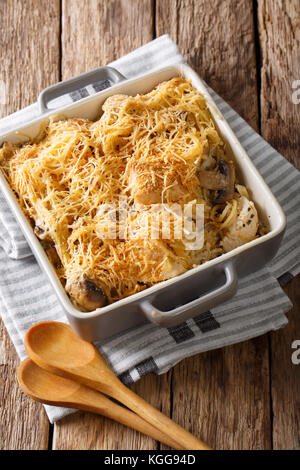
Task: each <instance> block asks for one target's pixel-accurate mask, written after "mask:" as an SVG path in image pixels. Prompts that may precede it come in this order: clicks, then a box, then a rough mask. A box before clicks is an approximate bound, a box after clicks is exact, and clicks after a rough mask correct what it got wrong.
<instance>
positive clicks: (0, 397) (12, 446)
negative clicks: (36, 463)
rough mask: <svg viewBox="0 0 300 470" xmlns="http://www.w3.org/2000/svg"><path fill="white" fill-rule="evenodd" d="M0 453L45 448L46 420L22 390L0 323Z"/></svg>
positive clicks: (12, 351) (16, 360) (40, 408)
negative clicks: (2, 451) (1, 451)
mask: <svg viewBox="0 0 300 470" xmlns="http://www.w3.org/2000/svg"><path fill="white" fill-rule="evenodd" d="M0 351H1V353H0V423H1V424H0V450H43V449H47V448H48V436H49V421H48V418H47V416H46V413H45V410H44V408H43V406H42V405H41V404H40V403H37V402H34V401H33V400H31V399H30V398H28V397H27V396H26V395H24V393H23V392H22V391H21V389H20V387H19V385H18V383H17V377H16V371H17V368H18V366H19V362H20V361H19V358H18V357H17V354H16V352H15V349H14V347H13V344H12V343H11V341H10V338H9V336H8V334H7V332H6V329H5V328H4V326H3V323H2V321H1V320H0Z"/></svg>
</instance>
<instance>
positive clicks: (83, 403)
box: [63, 386, 185, 450]
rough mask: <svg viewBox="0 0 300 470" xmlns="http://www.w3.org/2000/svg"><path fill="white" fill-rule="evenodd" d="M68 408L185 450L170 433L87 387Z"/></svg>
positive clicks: (173, 447) (81, 390)
mask: <svg viewBox="0 0 300 470" xmlns="http://www.w3.org/2000/svg"><path fill="white" fill-rule="evenodd" d="M74 399H75V397H74ZM63 406H66V404H63ZM68 406H69V407H70V406H71V407H72V408H77V409H80V410H84V411H89V412H92V413H96V414H100V415H102V416H106V417H107V418H110V419H112V420H114V421H117V422H118V423H121V424H123V425H125V426H128V427H130V428H132V429H135V430H136V431H139V432H141V433H142V434H145V435H147V436H149V437H152V439H155V440H156V441H159V442H162V443H163V444H166V445H167V446H169V447H171V448H172V449H177V450H184V449H185V448H184V447H182V446H181V445H180V444H179V443H178V442H177V441H174V440H173V439H172V438H171V437H170V436H169V434H168V433H167V434H165V433H164V432H162V431H161V430H160V429H157V428H156V427H154V426H152V425H151V424H149V423H148V422H147V421H145V420H144V419H142V418H141V417H140V416H138V415H137V414H135V413H133V412H132V411H130V410H128V409H126V408H123V407H122V406H120V405H118V404H116V403H114V402H113V401H112V400H110V399H109V398H107V397H105V396H104V395H102V394H101V393H99V392H97V391H95V390H92V389H89V388H87V387H84V386H82V388H81V389H80V391H79V396H78V393H76V401H75V402H74V403H69V404H68Z"/></svg>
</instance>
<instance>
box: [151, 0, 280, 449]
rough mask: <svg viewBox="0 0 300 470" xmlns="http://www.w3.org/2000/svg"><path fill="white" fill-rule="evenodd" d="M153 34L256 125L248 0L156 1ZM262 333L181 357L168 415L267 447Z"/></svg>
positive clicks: (223, 444)
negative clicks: (172, 45)
mask: <svg viewBox="0 0 300 470" xmlns="http://www.w3.org/2000/svg"><path fill="white" fill-rule="evenodd" d="M156 31H157V35H160V34H162V33H169V34H170V36H171V37H172V39H173V40H174V41H176V42H177V44H178V45H179V49H180V50H181V52H182V53H183V54H184V57H185V59H186V61H187V62H188V63H190V65H191V66H192V67H193V68H194V69H195V70H196V71H198V73H199V74H200V76H201V77H202V78H203V79H204V80H205V81H206V82H207V83H208V84H209V85H210V86H211V87H212V88H213V89H214V90H215V91H216V92H217V93H219V94H220V95H221V96H222V97H223V98H224V99H225V100H226V101H227V102H229V104H230V105H231V106H232V107H233V108H234V109H236V110H237V111H238V112H239V113H240V114H241V115H242V116H243V117H244V118H245V119H246V120H247V121H248V122H249V124H250V125H251V126H252V127H254V128H256V129H258V103H257V77H256V54H255V44H254V24H253V8H252V1H250V0H237V1H236V2H235V6H234V8H232V2H231V1H230V0H218V1H216V2H213V3H212V2H206V1H205V0H199V1H197V2H195V1H192V0H176V1H175V0H157V11H156ZM268 361H269V356H268V338H267V336H266V335H265V336H263V337H261V338H258V339H254V340H252V341H248V342H245V343H242V344H238V345H234V346H231V347H228V348H224V349H222V350H218V351H213V352H209V353H206V354H201V355H198V356H196V357H193V358H191V359H187V360H185V361H183V362H182V363H181V364H179V365H178V366H177V367H175V368H174V370H173V374H172V387H173V410H172V417H173V418H174V419H175V420H176V421H177V422H179V423H180V424H181V425H183V426H184V427H186V428H190V430H191V431H192V432H193V433H194V434H195V435H197V436H199V437H200V438H201V439H203V440H204V441H206V442H207V443H208V444H210V445H211V446H212V447H214V448H217V449H268V448H270V447H271V434H270V427H271V424H270V406H269V362H268Z"/></svg>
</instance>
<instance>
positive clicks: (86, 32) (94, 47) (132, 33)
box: [61, 0, 153, 79]
mask: <svg viewBox="0 0 300 470" xmlns="http://www.w3.org/2000/svg"><path fill="white" fill-rule="evenodd" d="M151 39H153V2H152V0H130V1H128V0H109V1H107V0H72V1H70V0H63V3H62V44H61V47H62V64H61V67H62V77H63V79H66V78H69V77H70V76H73V75H77V74H79V73H83V72H85V71H87V70H90V69H92V68H95V67H99V66H100V65H106V64H107V63H108V62H112V61H113V60H115V59H117V58H118V57H121V56H122V55H124V54H127V53H128V52H130V51H132V50H134V49H135V48H137V47H139V46H141V45H142V44H145V43H147V42H148V41H151Z"/></svg>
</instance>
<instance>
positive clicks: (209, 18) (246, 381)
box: [0, 0, 300, 450]
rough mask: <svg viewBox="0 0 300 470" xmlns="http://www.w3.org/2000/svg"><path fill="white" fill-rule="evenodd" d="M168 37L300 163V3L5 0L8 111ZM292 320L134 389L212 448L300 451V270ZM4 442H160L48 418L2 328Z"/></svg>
mask: <svg viewBox="0 0 300 470" xmlns="http://www.w3.org/2000/svg"><path fill="white" fill-rule="evenodd" d="M164 33H168V34H170V36H171V38H172V39H173V40H174V41H176V43H177V44H178V45H179V48H180V50H181V52H182V53H183V54H184V56H185V59H186V60H187V61H188V62H189V63H190V65H191V66H192V67H193V68H194V69H195V70H197V71H198V72H199V74H200V76H201V77H203V78H204V79H205V80H206V81H207V83H208V84H209V85H210V86H211V87H212V88H214V89H215V90H216V92H218V93H219V94H220V95H221V96H222V97H223V98H224V99H225V100H227V101H228V102H229V103H230V104H231V106H233V108H234V109H236V110H237V111H238V112H239V113H240V114H241V115H242V116H243V117H244V118H245V119H246V120H247V121H248V122H249V124H250V125H251V126H253V127H254V128H255V129H256V130H258V131H259V132H260V133H261V135H262V136H263V137H264V138H265V139H266V140H267V141H268V142H270V143H271V144H272V145H273V146H274V147H275V148H276V149H278V150H279V151H280V152H281V153H282V154H283V155H284V156H285V157H286V158H287V159H288V160H290V161H291V162H292V163H293V164H294V165H296V166H298V168H299V166H300V160H299V148H300V133H299V126H300V104H298V105H297V104H294V103H293V101H292V93H293V91H294V90H293V88H292V84H293V83H294V81H295V80H300V60H299V51H300V48H299V41H300V3H299V0H275V1H274V0H258V1H252V0H234V1H232V0H216V1H206V0H25V1H24V0H1V2H0V50H1V67H0V79H1V80H3V81H4V82H5V84H6V89H7V96H8V99H7V103H6V104H5V105H4V104H0V114H1V116H5V115H6V114H9V113H12V112H14V111H16V110H18V109H20V108H22V107H24V106H26V105H28V104H30V103H32V102H34V101H35V100H36V98H37V96H38V94H39V92H40V91H41V90H42V89H43V88H45V87H46V86H49V85H50V84H53V83H55V82H57V81H59V80H62V79H66V78H69V77H71V76H74V75H76V74H79V73H82V72H84V71H87V70H89V69H92V68H94V67H97V66H99V65H105V64H106V63H108V62H110V61H112V60H114V59H116V58H118V57H119V56H122V55H124V54H126V53H127V52H129V51H131V50H133V49H134V48H136V47H138V46H141V45H142V44H145V43H147V42H148V41H150V40H152V39H153V38H155V37H157V36H160V35H161V34H164ZM285 291H286V293H287V294H288V295H289V297H290V298H291V299H292V301H293V302H294V308H293V309H292V310H291V311H290V312H289V313H288V318H289V324H288V325H287V326H286V327H285V328H284V329H283V330H279V331H277V332H275V333H271V334H268V335H264V336H262V337H260V338H257V339H254V340H251V341H247V342H244V343H242V344H238V345H234V346H231V347H227V348H223V349H219V350H217V351H213V352H209V353H206V354H201V355H198V356H196V357H193V358H190V359H187V360H184V361H182V362H181V363H180V364H178V365H177V366H176V367H174V368H173V369H172V370H171V371H170V372H168V373H167V374H165V375H162V376H159V377H158V376H156V375H151V376H147V377H145V378H143V379H142V380H140V381H139V382H138V383H137V384H135V385H134V386H133V387H132V388H133V389H134V390H135V391H136V392H137V393H138V394H140V395H141V396H143V397H144V398H145V399H146V400H148V401H149V402H151V403H152V404H153V405H154V406H156V407H157V408H159V409H161V410H162V411H163V412H164V413H166V414H167V415H169V416H171V417H172V418H173V419H174V420H175V421H177V422H178V423H179V424H181V425H182V426H184V427H185V428H188V429H189V430H190V431H191V432H192V433H193V434H195V435H196V436H199V437H201V438H202V439H203V440H204V441H206V442H208V443H209V444H210V445H211V446H212V447H214V448H216V449H272V448H274V449H299V448H300V409H299V397H300V365H298V366H297V365H293V364H292V361H291V354H292V352H293V350H292V348H291V345H292V342H293V341H294V340H296V339H300V316H299V305H300V302H299V277H298V278H296V279H294V280H293V281H292V282H291V283H290V284H289V285H288V286H287V287H286V288H285ZM0 339H1V347H0V371H1V375H0V381H1V382H0V384H1V389H0V403H1V408H0V419H1V427H0V448H1V449H111V450H113V449H160V448H164V447H163V446H160V444H158V443H157V442H154V441H153V440H151V439H150V438H147V437H144V436H142V435H139V434H138V433H136V432H134V431H131V430H129V429H126V428H124V427H122V426H121V425H118V424H115V423H113V422H111V421H109V420H108V419H105V418H102V417H98V416H93V415H91V414H88V413H76V414H73V415H71V416H69V417H67V418H65V419H63V420H61V421H59V422H58V423H57V424H55V425H54V426H51V425H49V422H48V419H47V417H46V414H45V412H44V409H43V406H42V405H40V404H38V403H35V402H33V401H31V400H30V399H29V398H27V397H26V396H25V395H23V393H22V392H21V391H20V389H19V387H18V385H17V382H16V369H17V366H18V363H19V360H18V358H17V356H16V353H15V350H14V347H13V346H12V344H11V342H10V339H9V337H8V335H7V333H6V331H5V328H4V327H3V325H2V327H1V330H0Z"/></svg>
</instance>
